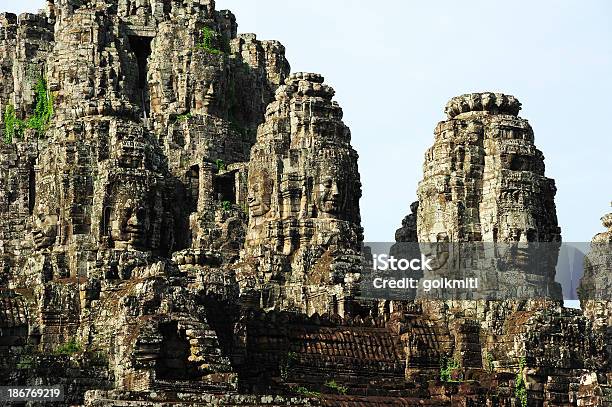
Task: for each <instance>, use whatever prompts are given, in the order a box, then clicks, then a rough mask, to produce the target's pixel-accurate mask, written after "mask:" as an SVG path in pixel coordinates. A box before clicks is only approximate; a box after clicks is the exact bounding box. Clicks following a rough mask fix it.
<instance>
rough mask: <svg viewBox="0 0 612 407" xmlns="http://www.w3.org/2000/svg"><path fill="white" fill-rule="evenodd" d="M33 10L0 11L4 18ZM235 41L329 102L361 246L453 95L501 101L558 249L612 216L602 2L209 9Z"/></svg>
mask: <svg viewBox="0 0 612 407" xmlns="http://www.w3.org/2000/svg"><path fill="white" fill-rule="evenodd" d="M42 6H43V1H36V0H23V1H19V2H14V1H12V0H10V1H7V0H0V9H1V10H10V11H13V12H20V11H25V10H36V9H38V8H40V7H42ZM217 9H230V10H232V11H233V12H234V13H235V14H236V16H237V18H238V24H239V31H240V32H255V33H257V35H258V37H259V38H260V39H277V40H279V41H281V42H282V43H283V44H285V46H286V47H287V56H288V58H289V61H290V62H291V66H292V70H293V71H308V72H319V73H322V74H323V75H324V76H325V78H326V80H327V82H328V83H329V84H331V85H332V86H333V87H334V88H335V89H336V91H337V97H336V98H337V100H338V101H339V102H340V104H341V105H342V107H343V108H344V112H345V121H346V122H347V124H349V125H350V127H351V129H352V132H353V145H354V146H355V148H356V149H357V151H358V152H359V154H360V163H359V164H360V170H361V175H362V182H363V190H364V197H363V199H362V201H361V205H362V206H361V207H362V218H363V225H364V227H365V231H366V240H369V241H388V240H392V239H393V236H394V232H395V229H396V228H397V227H399V225H400V223H401V220H402V218H403V217H404V216H405V215H406V214H407V213H408V212H409V205H410V203H411V202H412V201H414V200H415V199H416V187H417V183H418V182H419V180H420V179H421V177H422V165H423V156H424V153H425V150H426V149H427V148H428V147H429V146H431V144H432V142H433V130H434V128H435V126H436V124H437V122H438V121H440V120H443V119H444V114H443V109H444V105H445V104H446V102H447V100H448V99H450V98H451V97H452V96H455V95H459V94H463V93H467V92H475V91H500V92H505V93H510V94H513V95H515V96H516V97H518V98H519V100H520V101H521V102H522V103H523V111H522V113H521V116H523V117H525V118H526V119H529V121H530V122H531V124H532V126H533V127H534V130H535V135H536V144H537V146H538V147H539V148H540V149H541V150H542V151H543V152H544V155H545V157H546V174H547V176H549V177H552V178H555V179H556V181H557V187H558V193H557V199H556V202H557V210H558V215H559V222H560V225H561V227H562V233H563V240H565V241H589V240H590V239H591V238H592V236H593V235H594V234H595V233H598V232H600V231H602V230H603V228H602V226H601V223H600V221H599V218H600V217H601V216H602V215H604V214H605V213H608V212H610V211H611V209H610V201H611V200H612V194H611V193H610V192H611V186H612V170H611V169H612V164H611V163H612V157H611V155H612V141H611V139H612V137H611V136H612V134H611V133H612V129H611V128H610V127H608V125H607V124H606V120H608V119H609V118H610V117H611V113H612V41H611V39H612V2H610V1H608V0H588V1H587V0H573V1H568V0H538V1H533V0H513V1H511V2H509V1H506V2H502V1H491V0H467V1H456V0H436V1H428V2H424V1H418V2H417V1H403V0H402V1H400V0H381V1H378V2H372V1H365V0H332V1H330V0H308V1H300V2H298V1H287V0H257V1H252V0H217Z"/></svg>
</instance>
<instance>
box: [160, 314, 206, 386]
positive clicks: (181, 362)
mask: <svg viewBox="0 0 612 407" xmlns="http://www.w3.org/2000/svg"><path fill="white" fill-rule="evenodd" d="M160 331H161V334H162V336H163V338H164V339H163V342H162V345H161V354H160V355H159V359H158V360H157V366H156V369H155V371H156V376H157V378H159V379H161V380H194V379H197V378H198V376H199V374H198V369H197V366H196V365H195V364H194V363H192V362H189V355H190V354H191V351H190V349H191V347H190V345H189V341H188V340H187V338H186V335H185V332H184V330H182V331H181V332H179V329H178V323H177V322H170V323H165V324H162V325H161V327H160Z"/></svg>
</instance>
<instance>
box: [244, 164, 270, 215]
mask: <svg viewBox="0 0 612 407" xmlns="http://www.w3.org/2000/svg"><path fill="white" fill-rule="evenodd" d="M271 200H272V182H271V180H270V176H269V175H268V173H267V172H266V171H265V170H258V171H254V172H252V173H250V174H249V196H248V203H249V211H250V214H251V216H253V217H260V216H263V215H265V214H266V213H268V212H270V203H271Z"/></svg>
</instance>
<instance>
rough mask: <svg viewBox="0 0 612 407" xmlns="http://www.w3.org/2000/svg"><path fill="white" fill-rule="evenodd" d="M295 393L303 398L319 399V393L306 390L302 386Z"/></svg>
mask: <svg viewBox="0 0 612 407" xmlns="http://www.w3.org/2000/svg"><path fill="white" fill-rule="evenodd" d="M295 392H296V393H297V394H299V395H302V396H304V397H311V398H315V397H321V393H319V392H318V391H312V390H308V389H307V388H306V387H302V386H300V387H298V388H296V389H295Z"/></svg>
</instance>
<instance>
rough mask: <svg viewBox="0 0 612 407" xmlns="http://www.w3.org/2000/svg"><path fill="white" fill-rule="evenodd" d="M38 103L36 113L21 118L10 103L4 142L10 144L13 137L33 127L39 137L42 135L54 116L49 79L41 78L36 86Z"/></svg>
mask: <svg viewBox="0 0 612 407" xmlns="http://www.w3.org/2000/svg"><path fill="white" fill-rule="evenodd" d="M35 98H36V105H35V106H34V115H33V116H31V117H29V118H27V119H26V120H21V119H19V118H17V115H16V114H15V107H14V106H13V105H8V106H7V107H6V109H5V110H4V142H5V143H7V144H10V143H12V142H13V138H20V137H22V136H23V132H24V130H25V129H33V130H35V131H36V133H37V134H38V136H39V137H42V136H43V135H44V134H45V132H46V131H47V128H48V127H49V123H50V122H51V118H52V117H53V95H52V94H51V93H50V92H49V90H48V88H47V81H45V80H44V79H43V78H39V79H38V82H37V83H36V87H35Z"/></svg>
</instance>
